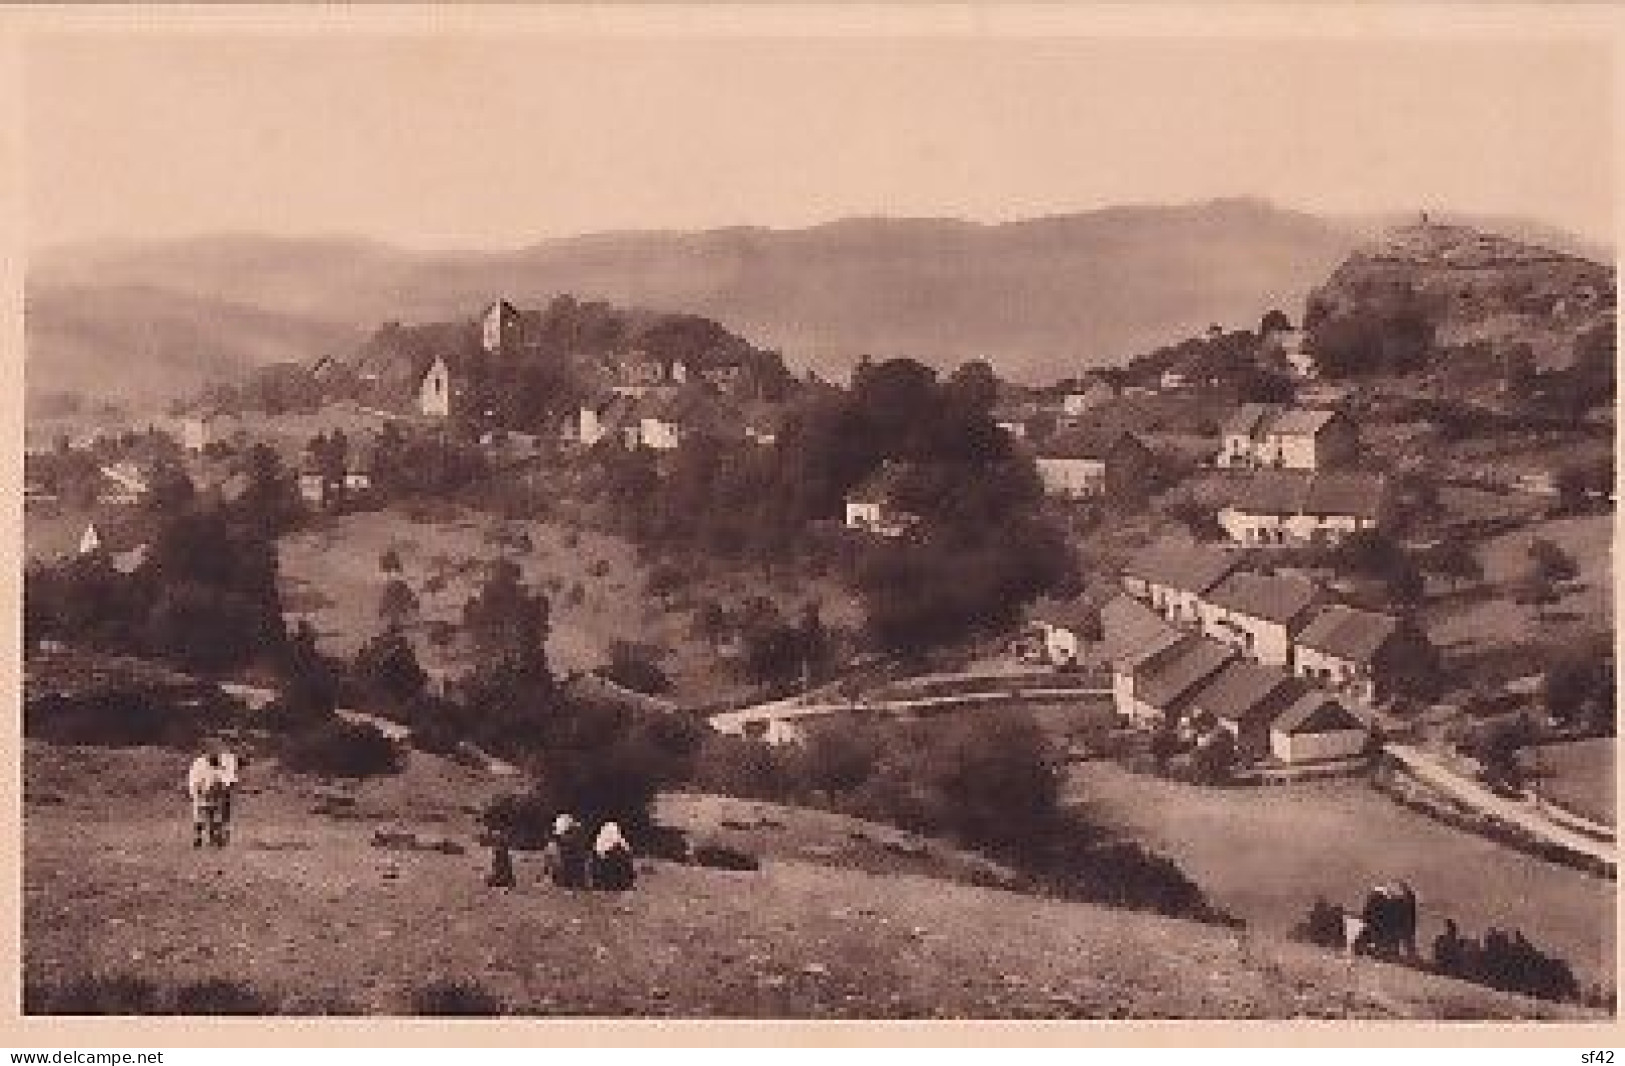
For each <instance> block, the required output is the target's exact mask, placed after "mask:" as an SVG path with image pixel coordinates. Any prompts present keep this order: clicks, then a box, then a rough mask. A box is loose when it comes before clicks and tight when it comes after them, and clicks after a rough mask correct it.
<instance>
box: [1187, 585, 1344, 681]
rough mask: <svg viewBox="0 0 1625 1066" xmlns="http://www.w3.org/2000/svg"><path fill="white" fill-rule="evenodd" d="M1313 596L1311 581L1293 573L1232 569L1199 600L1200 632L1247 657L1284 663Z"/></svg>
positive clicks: (1314, 589)
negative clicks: (1230, 572) (1232, 570)
mask: <svg viewBox="0 0 1625 1066" xmlns="http://www.w3.org/2000/svg"><path fill="white" fill-rule="evenodd" d="M1319 596H1320V590H1319V588H1318V587H1317V586H1316V585H1315V583H1314V582H1313V581H1310V580H1308V579H1307V578H1303V577H1298V576H1296V575H1292V574H1255V573H1247V572H1238V573H1234V574H1231V575H1230V576H1229V577H1227V578H1225V579H1224V581H1222V582H1221V583H1220V584H1219V585H1217V586H1216V587H1215V588H1214V589H1213V590H1212V591H1210V592H1208V593H1207V595H1206V596H1205V597H1204V598H1203V601H1202V605H1201V608H1200V612H1201V624H1202V632H1203V633H1205V634H1207V635H1208V636H1209V637H1211V638H1213V639H1214V640H1217V641H1219V642H1220V643H1222V644H1226V645H1229V646H1230V647H1232V648H1235V649H1236V650H1237V651H1239V652H1241V653H1242V654H1243V655H1245V656H1247V658H1249V659H1254V660H1256V661H1258V662H1261V663H1264V664H1266V665H1268V666H1282V667H1284V666H1288V665H1290V664H1291V662H1292V644H1293V638H1294V637H1295V636H1296V634H1297V633H1298V631H1299V630H1301V629H1302V628H1303V627H1304V626H1305V625H1306V624H1307V623H1308V620H1309V616H1310V613H1311V610H1312V608H1313V607H1314V606H1315V603H1316V601H1317V600H1318V599H1319Z"/></svg>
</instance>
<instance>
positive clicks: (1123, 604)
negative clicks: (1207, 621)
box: [1100, 595, 1185, 721]
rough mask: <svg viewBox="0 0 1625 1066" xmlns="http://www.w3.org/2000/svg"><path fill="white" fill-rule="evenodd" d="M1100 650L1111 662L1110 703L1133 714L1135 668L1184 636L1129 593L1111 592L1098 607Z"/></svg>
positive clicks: (1125, 713)
mask: <svg viewBox="0 0 1625 1066" xmlns="http://www.w3.org/2000/svg"><path fill="white" fill-rule="evenodd" d="M1100 632H1101V641H1100V652H1101V656H1102V658H1104V659H1105V660H1106V662H1107V663H1109V664H1110V665H1111V672H1112V705H1113V706H1114V707H1115V708H1116V709H1117V713H1118V714H1119V715H1120V716H1121V717H1123V718H1125V719H1128V720H1130V721H1133V720H1135V718H1134V710H1135V708H1134V672H1135V670H1136V669H1137V668H1138V667H1139V665H1140V664H1141V663H1142V662H1145V661H1146V660H1149V659H1151V658H1152V657H1154V656H1156V655H1159V654H1161V653H1162V652H1164V651H1166V650H1167V649H1168V648H1170V647H1172V646H1173V645H1175V644H1178V643H1179V642H1180V641H1182V640H1184V639H1185V633H1184V632H1183V631H1182V630H1179V629H1176V628H1175V627H1173V626H1171V625H1169V624H1168V623H1167V622H1165V621H1164V620H1163V618H1162V616H1161V615H1159V614H1157V613H1156V612H1155V611H1153V610H1151V608H1149V607H1147V606H1145V604H1143V603H1141V602H1140V601H1138V600H1136V599H1132V598H1131V597H1129V596H1125V595H1119V596H1114V597H1113V598H1112V599H1111V600H1110V601H1108V602H1107V603H1106V605H1105V606H1104V607H1102V608H1101V609H1100Z"/></svg>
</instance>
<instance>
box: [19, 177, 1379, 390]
mask: <svg viewBox="0 0 1625 1066" xmlns="http://www.w3.org/2000/svg"><path fill="white" fill-rule="evenodd" d="M1374 226H1375V223H1374V221H1372V220H1367V221H1366V222H1363V223H1354V222H1351V221H1349V220H1341V221H1339V220H1328V219H1323V218H1319V217H1317V216H1314V215H1309V214H1305V213H1302V212H1296V211H1289V210H1284V209H1281V208H1278V207H1274V206H1272V205H1270V204H1268V203H1265V202H1263V201H1259V200H1253V199H1228V200H1216V201H1211V202H1207V203H1201V204H1193V205H1186V206H1126V207H1111V208H1104V209H1101V210H1097V211H1089V212H1084V213H1079V214H1069V215H1054V216H1048V217H1043V218H1033V219H1026V220H1021V221H1014V222H1004V223H996V224H984V223H977V222H967V221H963V220H956V219H906V218H905V219H894V218H852V219H843V220H839V221H835V222H830V223H826V224H823V225H818V226H813V227H809V228H805V229H789V230H773V229H766V228H762V227H751V226H738V227H730V228H725V229H716V230H707V231H700V232H676V231H673V232H615V233H602V234H588V235H584V236H579V237H569V238H559V239H553V240H546V241H542V242H538V243H535V244H532V245H529V246H527V247H524V248H520V249H516V250H512V251H493V252H479V251H446V252H440V251H436V252H424V251H408V250H403V249H398V248H394V247H391V246H389V245H387V244H383V243H380V242H377V241H370V240H361V239H350V238H331V237H324V238H312V239H308V240H306V239H290V238H269V237H261V236H253V235H224V236H215V237H202V238H194V239H189V240H182V241H174V242H165V243H159V244H150V245H149V244H129V245H121V246H105V247H88V248H87V247H79V248H64V249H56V250H52V251H48V252H44V253H42V254H41V255H39V256H37V257H36V259H35V261H34V262H32V263H31V264H30V269H29V273H28V307H29V312H28V319H27V323H28V342H29V363H28V371H29V382H30V389H31V391H32V390H34V389H36V388H38V389H50V388H64V387H82V386H93V385H94V384H96V383H97V382H98V380H99V381H102V382H105V381H107V380H110V379H109V378H107V377H105V376H101V375H98V374H97V373H95V372H94V371H95V364H96V361H97V351H96V345H97V344H99V343H103V342H102V341H100V340H92V338H105V339H106V342H105V343H106V344H107V347H106V349H105V350H104V351H102V352H101V358H102V359H104V360H105V361H107V364H108V365H118V366H120V367H123V368H126V369H127V367H128V360H129V358H130V356H131V354H132V353H131V352H130V351H129V350H127V349H125V350H120V349H119V345H118V344H117V343H116V338H118V337H120V336H121V335H124V334H133V335H137V336H140V337H142V338H143V345H142V346H140V347H139V348H138V350H137V354H140V355H141V358H142V359H143V361H144V362H147V363H150V364H151V365H152V366H153V367H154V369H155V377H156V379H157V380H155V381H154V382H153V384H154V387H155V388H156V387H157V386H158V385H162V386H163V387H164V388H166V389H168V390H169V391H170V392H185V391H190V390H191V389H192V388H195V386H196V385H198V384H200V383H201V381H200V378H202V377H206V376H210V375H213V376H216V377H230V376H233V375H234V374H236V373H239V372H240V371H241V370H243V369H246V365H245V364H253V363H256V362H265V361H280V360H285V359H297V360H301V361H309V360H313V359H315V358H317V357H319V356H322V355H342V354H345V352H346V351H348V350H349V348H350V346H353V344H354V343H355V340H354V338H355V337H357V336H361V335H365V334H366V333H368V332H370V331H371V330H372V329H373V328H374V327H376V325H377V324H378V323H380V322H385V321H402V322H428V321H443V320H455V319H466V318H470V317H472V316H473V315H475V314H477V313H478V311H479V309H480V307H481V306H482V305H483V304H484V303H486V302H487V301H488V300H490V299H491V298H493V297H495V296H498V295H501V296H506V297H508V298H509V299H512V300H513V301H514V302H516V303H518V304H519V305H521V306H527V307H540V306H544V305H545V304H546V303H547V301H548V300H549V299H550V298H551V297H552V296H554V295H556V294H559V293H571V294H574V295H576V296H579V297H581V298H583V299H598V300H606V301H609V302H611V303H614V304H616V305H618V306H628V307H642V308H647V309H650V310H655V311H671V312H685V313H692V314H697V315H703V316H705V317H708V318H712V319H715V320H716V321H718V322H720V323H722V324H723V325H725V326H727V327H728V328H729V329H731V330H733V331H734V332H737V333H739V334H741V335H743V336H745V337H746V338H748V339H749V340H751V341H752V342H753V343H755V344H757V345H759V346H762V347H767V348H776V349H779V350H782V351H783V353H784V355H785V358H786V361H787V362H788V363H789V364H790V365H791V366H792V367H795V368H812V369H816V370H818V371H819V372H820V373H822V374H824V375H826V376H835V377H841V376H844V374H845V372H846V371H847V369H848V368H849V367H850V366H851V365H852V364H853V363H854V362H855V361H856V360H857V358H858V356H860V355H862V354H866V353H867V354H872V355H876V356H892V355H908V356H913V357H915V358H918V359H921V360H922V361H925V362H929V363H932V364H934V365H937V366H943V367H946V366H953V365H956V364H958V363H960V362H963V361H965V360H967V359H973V358H985V359H988V360H989V361H991V362H992V363H993V364H994V365H995V366H996V367H997V368H998V369H999V370H1000V372H1001V373H1003V374H1005V375H1007V376H1010V377H1013V378H1016V379H1024V380H1029V381H1042V380H1051V379H1054V378H1058V377H1063V376H1067V375H1070V374H1074V373H1076V372H1078V371H1081V370H1083V369H1087V368H1089V367H1093V366H1100V365H1105V364H1109V363H1114V362H1119V361H1121V360H1124V359H1126V358H1128V357H1130V356H1132V355H1135V354H1137V353H1139V352H1142V351H1145V350H1147V349H1149V348H1151V347H1154V346H1156V345H1159V344H1163V343H1167V342H1169V341H1172V340H1177V339H1179V338H1180V337H1183V336H1187V335H1190V334H1192V333H1194V332H1196V331H1199V330H1201V329H1203V328H1205V327H1206V326H1207V325H1208V324H1210V323H1213V322H1220V323H1224V324H1227V325H1232V326H1238V327H1239V326H1247V325H1251V324H1255V323H1256V322H1257V320H1258V318H1259V316H1261V315H1262V313H1263V312H1264V311H1265V310H1268V309H1269V308H1271V307H1280V308H1282V309H1283V310H1286V311H1287V313H1288V314H1289V315H1290V316H1292V317H1293V318H1294V319H1295V318H1296V317H1297V315H1298V314H1299V313H1300V312H1301V309H1302V305H1303V301H1304V298H1305V296H1306V295H1307V294H1308V292H1309V291H1310V290H1311V288H1313V287H1314V286H1315V285H1317V284H1319V283H1320V282H1321V281H1322V280H1323V279H1324V278H1325V277H1326V276H1327V275H1328V274H1329V273H1330V272H1331V270H1332V269H1333V268H1334V267H1335V266H1337V265H1338V264H1339V263H1340V262H1341V261H1342V260H1343V259H1344V258H1345V257H1346V256H1347V255H1348V254H1349V253H1350V252H1351V251H1353V250H1354V249H1355V248H1356V247H1358V245H1359V244H1360V242H1361V241H1362V240H1364V239H1365V238H1366V237H1367V236H1368V235H1369V233H1370V232H1371V230H1372V229H1373V228H1374ZM109 291H117V292H120V293H122V294H123V295H122V296H120V297H119V298H117V299H113V298H110V297H108V296H106V295H105V294H106V293H107V292H109ZM138 292H140V293H147V294H148V301H147V303H146V305H143V302H142V301H141V300H138V299H135V298H134V296H133V294H135V293H138ZM182 308H184V309H185V312H184V313H182V311H181V309H182ZM245 311H252V312H253V313H254V314H256V315H259V316H263V317H262V318H259V319H256V320H255V325H254V326H253V327H252V329H251V330H248V332H249V334H250V335H251V336H252V338H253V342H252V343H245V329H247V327H245V325H244V321H243V317H242V316H243V314H244V313H245ZM187 316H189V317H187ZM276 321H281V322H283V323H285V325H284V326H283V327H281V328H276V327H273V326H272V323H273V322H276ZM216 368H218V369H216ZM171 378H173V380H172V381H171V380H169V379H171ZM171 386H173V387H171Z"/></svg>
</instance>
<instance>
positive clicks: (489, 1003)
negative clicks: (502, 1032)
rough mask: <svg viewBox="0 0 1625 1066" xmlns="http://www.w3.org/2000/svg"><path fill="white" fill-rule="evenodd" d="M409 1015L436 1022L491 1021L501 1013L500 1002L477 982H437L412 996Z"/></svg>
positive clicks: (442, 980) (431, 982) (422, 988)
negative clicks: (448, 1020) (459, 1020)
mask: <svg viewBox="0 0 1625 1066" xmlns="http://www.w3.org/2000/svg"><path fill="white" fill-rule="evenodd" d="M412 1013H413V1014H421V1015H426V1016H429V1017H437V1018H490V1017H495V1016H497V1015H499V1014H501V1013H502V1001H501V1000H499V999H497V997H496V996H494V995H492V994H491V993H490V992H488V991H486V989H485V988H484V986H482V985H481V984H480V983H479V982H478V981H473V980H466V981H458V980H451V979H447V978H440V979H438V980H434V981H430V982H429V983H428V984H425V985H421V986H419V987H418V989H417V990H416V991H415V992H413V993H412Z"/></svg>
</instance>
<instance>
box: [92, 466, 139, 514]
mask: <svg viewBox="0 0 1625 1066" xmlns="http://www.w3.org/2000/svg"><path fill="white" fill-rule="evenodd" d="M150 491H151V485H150V484H149V483H148V481H147V475H146V473H145V472H143V471H142V469H141V467H140V466H139V465H138V464H137V463H136V462H134V461H133V460H130V459H121V460H120V461H118V462H116V463H109V464H107V465H106V466H103V467H102V468H101V486H100V488H99V489H98V491H97V493H96V500H97V502H98V503H105V504H112V505H114V506H118V507H130V506H134V505H135V504H137V503H140V502H141V499H142V498H143V497H144V496H146V495H147V493H148V492H150Z"/></svg>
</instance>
